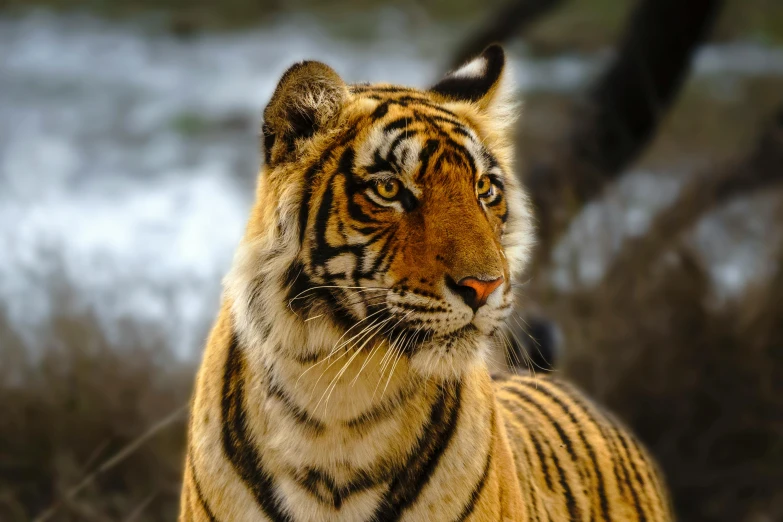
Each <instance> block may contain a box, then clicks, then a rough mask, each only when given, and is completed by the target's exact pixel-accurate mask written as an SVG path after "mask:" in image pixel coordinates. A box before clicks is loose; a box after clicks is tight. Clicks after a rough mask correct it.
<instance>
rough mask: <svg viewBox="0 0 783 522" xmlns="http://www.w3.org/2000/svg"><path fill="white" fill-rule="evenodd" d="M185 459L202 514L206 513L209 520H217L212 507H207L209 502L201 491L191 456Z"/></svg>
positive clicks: (214, 521)
mask: <svg viewBox="0 0 783 522" xmlns="http://www.w3.org/2000/svg"><path fill="white" fill-rule="evenodd" d="M187 460H188V467H190V478H191V479H193V487H195V488H196V497H198V503H199V505H200V506H201V509H202V510H203V511H204V514H205V515H207V518H208V519H209V522H217V517H215V514H214V513H213V512H212V509H211V508H210V507H209V503H208V502H207V499H206V497H204V492H203V491H201V484H199V481H198V477H196V468H195V467H194V466H193V458H192V457H191V456H188V459H187Z"/></svg>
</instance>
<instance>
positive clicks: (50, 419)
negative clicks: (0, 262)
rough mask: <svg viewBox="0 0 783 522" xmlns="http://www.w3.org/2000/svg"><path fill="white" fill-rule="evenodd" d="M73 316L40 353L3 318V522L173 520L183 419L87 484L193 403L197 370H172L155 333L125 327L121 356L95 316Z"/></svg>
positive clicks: (57, 324)
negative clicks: (44, 517) (38, 520)
mask: <svg viewBox="0 0 783 522" xmlns="http://www.w3.org/2000/svg"><path fill="white" fill-rule="evenodd" d="M63 304H65V303H63ZM69 308H70V307H68V306H63V307H60V309H61V310H63V312H62V314H61V315H60V316H58V317H56V318H55V319H54V321H53V322H52V324H51V325H50V326H49V328H48V329H47V331H46V332H45V333H44V334H43V335H42V338H44V339H46V342H45V343H44V344H43V345H36V346H29V345H28V343H26V342H24V340H23V339H22V338H21V337H20V336H18V335H16V334H15V333H14V331H13V325H11V324H9V322H8V320H7V317H6V314H4V313H3V310H2V308H0V368H1V369H2V370H1V371H0V405H2V412H3V418H2V423H0V520H3V521H8V522H14V521H25V520H32V519H34V518H35V517H37V516H40V515H42V514H43V513H44V512H46V510H47V509H50V508H54V510H53V511H52V512H50V513H49V516H48V519H49V520H57V521H71V520H73V521H76V520H79V521H85V520H86V521H114V520H137V521H139V520H148V521H158V520H160V521H163V520H174V519H175V518H176V509H177V501H178V496H179V481H180V472H181V461H182V454H183V448H184V436H185V429H184V428H185V426H184V423H185V415H180V416H179V417H178V418H176V419H175V420H174V421H173V422H172V424H171V425H169V426H163V427H161V428H160V429H158V430H156V433H154V434H152V435H151V436H149V437H148V438H146V439H144V440H143V441H142V442H143V444H140V445H139V446H138V447H133V446H131V447H130V448H129V449H130V450H131V451H132V453H131V454H129V455H127V458H125V459H124V460H122V459H120V460H119V461H118V462H116V464H115V465H114V466H113V467H111V469H107V470H105V471H102V472H99V473H97V474H95V475H94V478H93V479H92V480H87V481H85V478H87V477H89V476H91V475H93V474H94V473H95V472H96V470H99V469H100V468H101V465H103V464H105V463H106V462H107V461H109V459H111V457H112V456H114V455H116V454H117V453H118V452H121V451H122V450H123V449H128V446H129V445H132V444H133V442H134V441H138V440H139V438H140V437H142V436H143V435H144V433H145V432H146V431H148V430H149V428H150V427H152V426H154V425H155V424H156V423H158V422H159V421H160V420H161V419H163V418H165V417H166V416H168V415H170V414H171V412H174V411H176V410H177V409H178V408H181V407H182V405H183V404H186V403H187V398H188V395H189V391H190V386H191V381H192V372H193V368H189V367H183V365H182V364H181V363H180V364H177V363H174V362H173V361H171V360H170V359H169V356H168V355H167V353H166V350H163V349H161V344H159V343H157V342H155V341H151V340H150V339H151V338H154V336H152V337H151V336H150V335H149V331H148V330H147V331H145V334H144V335H143V336H142V335H140V334H139V332H141V330H140V329H137V328H134V327H132V326H130V325H129V326H127V327H126V328H125V329H124V330H125V332H124V335H123V337H124V338H125V341H123V343H122V346H117V345H116V343H114V342H112V341H110V340H109V339H108V338H107V336H106V335H105V333H103V331H102V329H101V327H100V325H99V323H98V321H97V320H96V317H95V315H94V314H92V313H90V312H82V313H73V314H72V313H69V312H67V311H66V310H69ZM82 482H84V484H83V485H84V487H83V488H82V489H80V490H79V491H76V492H75V493H76V494H73V493H74V487H75V486H77V485H78V484H79V483H82Z"/></svg>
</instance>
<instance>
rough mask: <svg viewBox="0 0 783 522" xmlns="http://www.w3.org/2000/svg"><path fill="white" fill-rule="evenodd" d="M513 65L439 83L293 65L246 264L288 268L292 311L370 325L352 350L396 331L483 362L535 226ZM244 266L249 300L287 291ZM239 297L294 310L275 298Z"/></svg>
mask: <svg viewBox="0 0 783 522" xmlns="http://www.w3.org/2000/svg"><path fill="white" fill-rule="evenodd" d="M503 66H504V56H503V52H502V50H501V49H500V48H499V47H491V48H489V49H488V50H487V51H485V53H484V54H483V55H482V56H480V57H479V58H477V59H476V60H475V61H474V62H471V63H469V64H468V65H466V66H465V67H463V68H461V69H458V70H457V71H456V72H454V73H452V74H451V75H449V76H447V77H446V79H445V80H444V81H442V82H441V83H439V84H438V85H436V86H435V87H433V88H432V89H430V90H428V91H420V90H414V89H408V88H402V87H395V86H389V85H376V86H371V85H353V86H348V85H346V84H344V83H343V82H342V80H340V79H339V77H337V75H336V74H335V73H334V72H333V71H332V70H331V69H329V68H328V67H326V66H324V65H323V64H318V63H317V62H305V63H304V64H299V65H297V66H294V67H293V68H292V69H290V70H289V72H288V73H286V75H285V76H284V77H283V79H282V80H281V83H280V85H279V86H278V90H277V92H276V93H275V95H274V97H273V99H272V102H270V106H269V107H268V108H267V110H266V112H265V126H264V141H265V152H266V160H267V168H266V171H265V172H264V173H262V179H261V183H260V188H259V201H260V202H263V203H262V204H265V205H266V206H265V208H264V209H258V208H257V209H256V211H255V212H254V216H255V217H254V218H251V222H250V224H249V227H248V234H247V237H246V240H245V244H246V245H256V246H257V248H256V249H255V251H256V252H258V253H259V255H257V256H254V255H243V256H238V259H240V258H241V259H243V260H244V261H243V262H242V263H241V264H242V266H243V267H244V268H243V270H247V269H248V267H247V266H246V265H247V263H251V264H252V263H257V264H260V263H267V264H268V265H269V266H268V267H266V268H264V267H260V266H257V267H256V270H255V271H254V270H253V269H252V268H250V269H249V272H250V274H251V275H252V274H260V273H266V272H268V271H269V270H270V269H271V267H273V266H276V267H278V269H279V270H280V272H281V273H280V275H279V276H278V277H277V280H278V282H279V287H280V294H279V295H278V296H277V297H276V299H277V300H278V301H281V302H282V304H284V308H285V309H286V311H285V313H289V314H291V315H293V316H295V317H296V318H297V319H298V320H299V321H301V322H302V325H303V326H304V327H305V328H306V329H307V328H310V330H311V331H312V332H315V331H316V330H317V331H323V327H321V328H320V330H319V327H318V326H316V325H324V324H326V325H327V326H328V327H331V328H332V329H333V330H335V333H337V332H341V336H340V338H341V339H342V338H348V339H350V338H351V337H352V336H355V337H357V338H358V341H357V342H356V343H354V344H355V346H354V349H364V348H365V347H369V346H373V345H374V344H376V343H378V342H385V343H387V344H388V345H389V346H390V347H391V349H392V350H394V351H395V352H399V353H400V354H404V355H405V356H406V357H408V358H409V359H410V361H411V363H412V367H413V368H414V369H417V370H418V371H420V372H421V373H423V374H428V375H430V374H439V375H446V376H458V375H459V374H460V373H461V372H462V371H463V370H464V369H465V368H466V367H467V366H469V365H470V364H471V363H473V362H476V361H477V360H480V358H481V356H482V355H483V352H484V351H485V350H486V348H487V346H488V341H489V339H490V338H491V336H493V335H494V334H495V332H496V331H497V330H498V329H499V328H500V327H501V326H502V324H503V321H504V320H505V318H506V317H507V315H508V314H509V313H510V311H511V307H512V304H513V303H512V300H513V298H512V295H513V294H512V292H511V288H512V282H513V278H514V274H515V273H517V272H519V270H520V269H521V268H522V266H523V264H524V261H525V259H526V254H527V249H528V244H529V237H530V235H531V230H530V223H529V216H528V212H527V207H526V204H525V196H524V194H523V192H522V190H521V189H520V187H519V186H518V183H517V181H516V178H515V177H514V175H513V173H512V172H511V170H510V164H509V156H510V152H511V150H510V145H509V138H508V136H507V131H508V129H507V126H508V125H509V121H508V120H506V119H504V117H503V116H502V113H503V112H507V111H505V109H506V107H505V106H501V107H497V105H498V104H500V105H502V104H505V103H506V101H505V100H503V99H502V93H501V92H499V91H500V85H499V84H500V81H501V76H502V72H503ZM273 205H274V207H275V209H274V211H272V209H271V208H270V207H271V206H273ZM270 216H271V217H270ZM254 219H255V220H257V221H258V223H255V222H254ZM264 221H266V223H264V224H263V225H262V224H261V223H262V222H264ZM270 225H273V226H270ZM272 230H273V231H274V232H270V231H272ZM264 239H266V240H267V242H265V241H264ZM251 250H252V249H251ZM272 252H277V253H278V254H277V256H278V257H275V256H271V257H270V253H272ZM282 252H285V255H284V254H282ZM281 259H285V261H281ZM235 268H236V266H235ZM245 279H246V280H245V283H241V284H244V285H245V286H246V287H248V288H254V289H255V290H252V291H246V292H241V291H240V292H238V293H239V294H240V296H238V298H239V299H242V300H244V301H246V302H250V301H252V300H253V299H254V297H253V296H255V299H261V298H262V296H263V298H266V299H271V300H274V299H275V297H272V296H271V295H269V294H270V290H269V289H268V288H267V287H268V286H269V284H268V278H267V277H263V278H260V279H259V278H257V277H256V278H255V279H251V280H247V278H245ZM281 297H282V299H280V298H281ZM234 308H235V314H236V313H239V314H245V315H246V314H260V315H266V316H268V317H269V318H270V320H271V317H277V318H278V319H282V318H281V317H280V314H270V313H269V309H270V306H269V303H266V307H265V309H266V311H264V310H263V308H264V307H263V306H262V305H261V303H254V304H251V305H250V306H243V305H240V307H239V308H241V309H240V310H238V309H237V308H238V307H237V306H236V304H235V307H234ZM247 320H248V324H252V323H257V324H259V325H261V324H264V323H265V321H264V320H262V319H261V318H255V319H254V318H248V319H247ZM240 322H241V321H240ZM308 323H313V324H312V325H309V324H308ZM264 327H265V328H267V329H268V328H270V326H269V325H268V324H264ZM312 336H313V335H311V337H312ZM314 336H315V337H318V335H315V334H314ZM303 344H305V345H308V346H307V347H306V348H304V350H305V351H306V352H309V351H318V350H319V349H323V348H324V347H320V348H319V347H317V346H312V343H311V342H309V341H305V342H304V343H303ZM316 344H317V343H316ZM326 344H328V343H326ZM325 348H329V346H326V347H325Z"/></svg>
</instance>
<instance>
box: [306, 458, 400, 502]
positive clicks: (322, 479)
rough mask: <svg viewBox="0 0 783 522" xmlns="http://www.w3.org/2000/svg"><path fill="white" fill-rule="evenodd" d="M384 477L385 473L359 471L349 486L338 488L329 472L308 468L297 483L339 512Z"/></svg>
mask: <svg viewBox="0 0 783 522" xmlns="http://www.w3.org/2000/svg"><path fill="white" fill-rule="evenodd" d="M384 477H385V475H384V474H383V473H376V474H371V473H367V472H364V471H359V472H357V473H356V475H355V477H354V478H353V479H351V481H350V482H349V483H348V484H345V485H342V486H338V485H337V484H336V483H335V481H334V478H332V476H331V475H330V474H329V472H328V471H323V470H319V469H315V468H307V469H306V470H305V471H304V475H303V476H301V477H297V483H298V484H299V485H300V486H302V488H304V489H305V490H307V492H308V493H310V494H311V495H312V496H313V497H315V499H316V500H318V501H319V502H321V503H322V504H326V505H328V506H330V507H333V508H334V509H336V510H339V509H340V508H341V507H342V505H343V502H345V501H346V500H347V499H348V497H350V496H351V495H353V494H354V493H359V492H361V491H365V490H367V489H369V488H372V487H375V486H377V485H378V484H380V483H381V481H382V480H383V478H384Z"/></svg>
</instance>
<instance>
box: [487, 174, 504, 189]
mask: <svg viewBox="0 0 783 522" xmlns="http://www.w3.org/2000/svg"><path fill="white" fill-rule="evenodd" d="M487 177H488V178H489V180H490V181H491V182H492V184H493V185H495V186H496V187H497V188H498V189H499V190H503V189H504V188H505V185H504V184H503V180H502V179H501V178H500V176H498V175H497V174H487Z"/></svg>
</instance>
